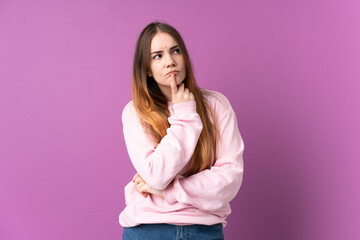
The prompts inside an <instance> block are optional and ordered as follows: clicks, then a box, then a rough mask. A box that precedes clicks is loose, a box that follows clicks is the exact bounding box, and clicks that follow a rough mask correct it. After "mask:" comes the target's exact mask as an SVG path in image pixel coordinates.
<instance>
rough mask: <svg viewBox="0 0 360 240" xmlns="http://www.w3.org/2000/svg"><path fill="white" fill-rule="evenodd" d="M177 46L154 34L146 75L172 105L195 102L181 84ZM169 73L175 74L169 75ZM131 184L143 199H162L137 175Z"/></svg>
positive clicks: (183, 71)
mask: <svg viewBox="0 0 360 240" xmlns="http://www.w3.org/2000/svg"><path fill="white" fill-rule="evenodd" d="M177 46H178V44H177V42H176V41H175V40H174V39H173V37H171V36H170V34H168V33H162V32H159V33H156V34H155V35H154V37H153V39H152V40H151V44H150V52H151V60H150V70H149V72H148V73H147V74H148V75H149V76H151V77H153V78H154V79H155V81H156V82H157V84H158V86H159V88H160V90H161V92H162V93H163V94H164V95H165V97H166V99H167V100H168V101H171V102H172V103H173V104H178V103H182V102H188V101H195V98H194V95H193V94H192V93H191V92H190V91H189V89H187V88H185V85H184V84H183V83H182V82H183V81H184V79H185V76H186V67H185V61H184V57H183V55H182V54H181V52H180V50H179V48H178V47H177ZM170 71H177V72H175V73H171V74H169V72H170ZM132 182H133V183H134V184H135V187H136V190H137V191H138V192H139V193H140V194H141V195H142V196H143V197H145V198H146V197H147V196H148V195H149V194H152V195H155V196H158V197H162V198H163V197H164V195H163V191H160V190H157V189H154V188H152V187H150V186H149V185H148V184H147V183H146V182H145V181H144V180H143V179H142V177H141V176H140V175H139V174H138V173H136V174H135V175H134V177H133V179H132Z"/></svg>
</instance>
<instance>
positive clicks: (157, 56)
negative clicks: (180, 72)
mask: <svg viewBox="0 0 360 240" xmlns="http://www.w3.org/2000/svg"><path fill="white" fill-rule="evenodd" d="M159 58H161V54H157V55H155V56H153V59H159Z"/></svg>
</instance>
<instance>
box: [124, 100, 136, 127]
mask: <svg viewBox="0 0 360 240" xmlns="http://www.w3.org/2000/svg"><path fill="white" fill-rule="evenodd" d="M121 118H122V121H123V122H124V121H133V120H137V119H138V116H137V113H136V110H135V107H134V103H133V101H132V100H131V101H130V102H128V103H127V104H126V105H125V107H124V108H123V110H122V114H121Z"/></svg>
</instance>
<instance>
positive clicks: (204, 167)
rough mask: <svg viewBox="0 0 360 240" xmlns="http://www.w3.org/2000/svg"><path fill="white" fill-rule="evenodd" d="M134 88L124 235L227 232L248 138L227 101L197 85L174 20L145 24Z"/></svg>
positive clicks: (126, 119) (127, 115) (127, 134)
mask: <svg viewBox="0 0 360 240" xmlns="http://www.w3.org/2000/svg"><path fill="white" fill-rule="evenodd" d="M132 94H133V100H132V101H130V102H129V103H128V104H127V105H126V106H125V108H124V110H123V113H122V122H123V131H124V138H125V142H126V146H127V150H128V153H129V156H130V159H131V161H132V163H133V165H134V167H135V169H136V171H137V174H135V176H134V178H133V179H132V181H131V182H130V183H129V184H127V185H126V187H125V200H126V207H125V209H124V210H123V212H122V213H121V214H120V217H119V220H120V224H121V225H122V226H123V227H124V235H123V239H142V240H143V239H197V240H198V239H223V232H222V227H223V226H225V225H226V217H227V216H228V215H229V214H230V212H231V209H230V205H229V202H230V201H231V200H232V199H233V198H234V197H235V195H236V194H237V192H238V190H239V188H240V185H241V182H242V176H243V159H242V154H243V150H244V144H243V141H242V138H241V136H240V133H239V130H238V128H237V121H236V115H235V113H234V111H233V109H232V107H231V105H230V103H229V101H228V100H227V99H226V97H225V96H224V95H222V94H220V93H218V92H215V91H210V90H203V89H199V87H198V86H197V84H196V82H195V78H194V74H193V71H192V66H191V62H190V59H189V55H188V52H187V50H186V47H185V44H184V41H183V40H182V38H181V36H180V35H179V33H178V32H177V31H176V30H175V29H174V28H173V27H171V26H169V25H168V24H165V23H159V22H153V23H150V24H149V25H148V26H146V27H145V28H144V29H143V31H142V32H141V34H140V36H139V38H138V41H137V44H136V50H135V57H134V63H133V88H132Z"/></svg>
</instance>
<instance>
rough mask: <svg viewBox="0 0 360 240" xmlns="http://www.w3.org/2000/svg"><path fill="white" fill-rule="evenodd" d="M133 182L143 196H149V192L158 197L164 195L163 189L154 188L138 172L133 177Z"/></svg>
mask: <svg viewBox="0 0 360 240" xmlns="http://www.w3.org/2000/svg"><path fill="white" fill-rule="evenodd" d="M132 182H133V183H134V184H135V187H136V190H137V191H138V192H139V193H140V194H141V195H143V197H147V195H148V194H153V195H156V196H158V197H162V198H163V197H164V194H163V191H160V190H156V189H153V188H152V187H150V186H149V185H147V183H146V182H145V181H144V179H142V177H141V176H140V175H139V174H138V173H136V174H135V175H134V177H133V179H132Z"/></svg>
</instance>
